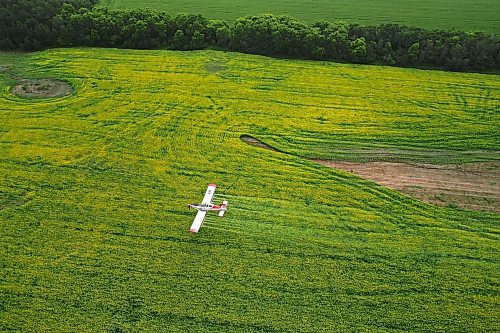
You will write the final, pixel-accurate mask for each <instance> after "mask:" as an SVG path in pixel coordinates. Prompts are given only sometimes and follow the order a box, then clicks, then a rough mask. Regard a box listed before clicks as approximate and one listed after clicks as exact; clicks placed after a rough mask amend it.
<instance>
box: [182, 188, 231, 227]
mask: <svg viewBox="0 0 500 333" xmlns="http://www.w3.org/2000/svg"><path fill="white" fill-rule="evenodd" d="M215 187H216V185H215V184H208V188H207V192H206V193H205V196H204V197H203V201H202V202H201V204H194V203H193V204H189V205H188V207H189V208H194V209H197V210H198V213H197V214H196V217H195V218H194V221H193V224H192V225H191V228H189V231H191V232H198V231H199V230H200V228H201V225H202V224H203V220H204V219H205V215H207V212H208V211H216V212H219V216H224V213H225V212H226V210H227V203H228V201H227V200H224V201H223V202H222V205H220V206H217V205H214V204H213V203H212V198H213V196H214V194H215Z"/></svg>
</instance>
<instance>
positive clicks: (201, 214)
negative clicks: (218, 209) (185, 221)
mask: <svg viewBox="0 0 500 333" xmlns="http://www.w3.org/2000/svg"><path fill="white" fill-rule="evenodd" d="M205 215H207V212H206V211H202V210H199V211H198V214H196V217H195V218H194V221H193V224H191V228H189V231H191V232H198V231H199V230H200V228H201V225H202V224H203V220H204V219H205Z"/></svg>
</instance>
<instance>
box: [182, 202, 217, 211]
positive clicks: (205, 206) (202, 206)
mask: <svg viewBox="0 0 500 333" xmlns="http://www.w3.org/2000/svg"><path fill="white" fill-rule="evenodd" d="M188 207H189V208H194V209H196V210H201V211H204V212H206V211H209V210H211V211H221V210H224V211H225V210H227V209H226V207H224V205H222V206H217V205H214V204H194V203H193V204H189V205H188Z"/></svg>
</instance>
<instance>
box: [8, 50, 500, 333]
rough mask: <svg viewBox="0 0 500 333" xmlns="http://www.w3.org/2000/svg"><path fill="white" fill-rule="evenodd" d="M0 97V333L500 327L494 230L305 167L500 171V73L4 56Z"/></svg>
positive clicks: (191, 57) (479, 217) (212, 57)
mask: <svg viewBox="0 0 500 333" xmlns="http://www.w3.org/2000/svg"><path fill="white" fill-rule="evenodd" d="M18 77H19V78H21V77H22V78H57V79H62V80H66V81H68V82H70V83H71V84H72V86H73V88H74V93H73V94H72V95H71V96H66V97H61V98H55V99H42V100H36V99H32V100H30V99H22V98H20V97H16V96H14V95H12V94H11V93H10V87H12V86H13V84H14V82H15V80H16V78H18ZM0 94H1V95H0V251H1V252H0V264H1V268H2V269H1V270H0V331H22V332H46V331H52V332H70V331H71V332H166V331H168V332H223V331H227V332H332V331H394V332H408V331H447V332H462V331H472V332H478V331H495V330H496V329H498V322H499V321H500V316H499V313H498V308H499V306H500V294H499V293H500V277H499V274H498V273H499V271H500V262H499V260H500V256H499V253H500V251H499V250H500V245H499V244H500V243H499V240H500V236H499V234H500V228H499V222H500V217H499V215H498V214H494V213H484V212H471V211H461V210H457V209H450V208H438V207H435V206H431V205H427V204H424V203H421V202H419V201H417V200H414V199H411V198H409V197H407V196H404V195H402V194H399V193H397V192H394V191H391V190H388V189H386V188H383V187H381V186H378V185H376V184H375V183H372V182H369V181H365V180H363V179H360V178H358V177H356V176H353V175H351V174H349V173H345V172H341V171H336V170H334V169H330V168H327V167H324V166H322V165H319V164H315V163H313V162H311V161H309V160H307V159H304V158H301V156H305V157H321V158H325V159H337V160H339V159H340V160H377V159H378V158H379V157H380V156H382V157H383V158H384V159H388V160H403V161H409V162H411V161H418V162H422V161H424V162H432V163H442V162H446V163H450V162H453V163H461V162H471V161H497V160H498V158H499V157H498V150H499V137H498V126H499V124H500V123H499V106H500V80H499V77H498V76H494V75H482V74H459V73H446V72H439V71H422V70H415V69H397V68H386V67H377V66H356V65H343V64H334V63H319V62H307V61H290V60H275V59H270V58H265V57H259V56H252V55H241V54H235V53H225V52H217V51H197V52H172V51H126V50H112V49H57V50H49V51H44V52H39V53H34V54H30V55H19V54H0ZM241 135H252V136H254V137H256V138H258V139H260V140H262V141H264V142H266V143H269V144H270V145H272V146H273V147H275V148H277V149H279V150H281V151H282V152H283V153H280V152H275V151H271V150H265V149H261V148H258V147H253V146H250V145H248V144H246V143H244V142H242V141H241V140H240V136H241ZM212 182H214V183H217V184H218V190H217V193H218V194H221V195H222V194H223V195H224V196H225V197H227V198H228V199H229V210H228V212H227V213H226V215H225V217H224V218H222V219H220V218H216V217H213V216H211V217H209V218H208V219H207V221H206V223H205V225H204V227H203V228H202V230H201V232H200V233H199V234H196V235H193V234H190V233H188V229H189V226H190V224H191V222H192V220H193V218H194V212H193V211H189V210H188V209H187V208H186V204H187V203H191V202H196V201H200V200H201V199H202V196H203V194H204V191H205V189H206V184H208V183H212ZM215 201H216V203H217V201H221V199H220V197H218V198H216V200H215Z"/></svg>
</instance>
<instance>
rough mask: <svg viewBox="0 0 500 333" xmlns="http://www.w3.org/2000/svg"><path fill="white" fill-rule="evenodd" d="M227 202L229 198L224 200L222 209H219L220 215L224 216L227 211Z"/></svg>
mask: <svg viewBox="0 0 500 333" xmlns="http://www.w3.org/2000/svg"><path fill="white" fill-rule="evenodd" d="M227 204H228V201H227V200H224V201H223V202H222V206H221V208H222V210H221V211H219V216H224V213H225V212H226V210H227Z"/></svg>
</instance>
